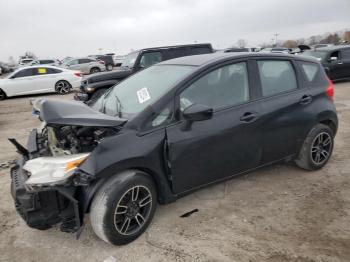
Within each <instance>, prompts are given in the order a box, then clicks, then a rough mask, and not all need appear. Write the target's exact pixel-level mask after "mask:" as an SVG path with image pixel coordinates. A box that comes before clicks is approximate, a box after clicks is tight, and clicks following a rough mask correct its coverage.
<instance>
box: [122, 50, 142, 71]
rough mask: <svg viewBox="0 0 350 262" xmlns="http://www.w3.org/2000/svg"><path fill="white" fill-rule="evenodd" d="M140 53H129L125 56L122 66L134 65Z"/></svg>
mask: <svg viewBox="0 0 350 262" xmlns="http://www.w3.org/2000/svg"><path fill="white" fill-rule="evenodd" d="M138 55H139V52H133V53H130V54H128V55H127V56H126V57H125V58H124V60H123V62H122V65H121V66H122V67H129V68H131V67H134V64H135V61H136V58H137V56H138Z"/></svg>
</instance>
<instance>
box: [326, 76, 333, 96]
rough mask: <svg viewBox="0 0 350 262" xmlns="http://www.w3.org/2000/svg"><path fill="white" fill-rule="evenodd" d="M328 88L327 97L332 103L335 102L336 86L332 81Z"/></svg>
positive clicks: (329, 81)
mask: <svg viewBox="0 0 350 262" xmlns="http://www.w3.org/2000/svg"><path fill="white" fill-rule="evenodd" d="M328 83H329V85H328V87H327V89H326V95H327V96H328V98H329V99H330V100H332V101H334V85H333V82H332V80H330V79H328Z"/></svg>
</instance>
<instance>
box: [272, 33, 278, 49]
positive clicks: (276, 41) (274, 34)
mask: <svg viewBox="0 0 350 262" xmlns="http://www.w3.org/2000/svg"><path fill="white" fill-rule="evenodd" d="M273 35H274V36H275V46H277V36H279V33H276V34H273Z"/></svg>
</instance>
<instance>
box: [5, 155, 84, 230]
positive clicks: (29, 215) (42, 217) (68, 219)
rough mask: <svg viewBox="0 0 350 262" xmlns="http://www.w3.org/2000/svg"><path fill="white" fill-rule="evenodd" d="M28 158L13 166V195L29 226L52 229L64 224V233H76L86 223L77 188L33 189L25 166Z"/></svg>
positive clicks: (16, 205)
mask: <svg viewBox="0 0 350 262" xmlns="http://www.w3.org/2000/svg"><path fill="white" fill-rule="evenodd" d="M25 162H26V159H25V157H22V158H21V159H20V160H18V161H17V164H16V165H15V166H14V167H12V168H11V179H12V181H11V194H12V197H13V199H14V202H15V207H16V210H17V212H18V213H19V214H20V216H21V217H22V218H23V219H24V221H25V222H26V223H27V224H28V226H30V227H33V228H36V229H41V230H43V229H48V228H50V227H52V226H53V225H56V224H58V223H61V225H60V229H61V231H64V232H76V231H78V230H79V228H80V227H81V225H82V220H81V218H80V217H81V216H80V212H79V202H78V200H76V199H75V198H74V195H75V192H76V188H75V187H73V186H72V187H63V186H61V187H45V188H42V189H40V190H36V191H29V190H28V188H27V187H26V185H25V182H26V181H27V179H28V178H29V176H28V173H27V172H26V171H25V170H24V169H23V165H24V164H25Z"/></svg>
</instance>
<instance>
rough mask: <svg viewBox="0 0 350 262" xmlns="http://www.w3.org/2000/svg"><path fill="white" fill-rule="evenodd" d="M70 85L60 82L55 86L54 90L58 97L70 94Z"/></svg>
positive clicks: (66, 82) (64, 81) (63, 81)
mask: <svg viewBox="0 0 350 262" xmlns="http://www.w3.org/2000/svg"><path fill="white" fill-rule="evenodd" d="M71 89H72V85H71V84H70V83H69V82H68V81H66V80H60V81H58V82H57V83H56V84H55V90H56V92H57V93H59V94H60V95H65V94H68V93H69V92H70V90H71Z"/></svg>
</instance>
